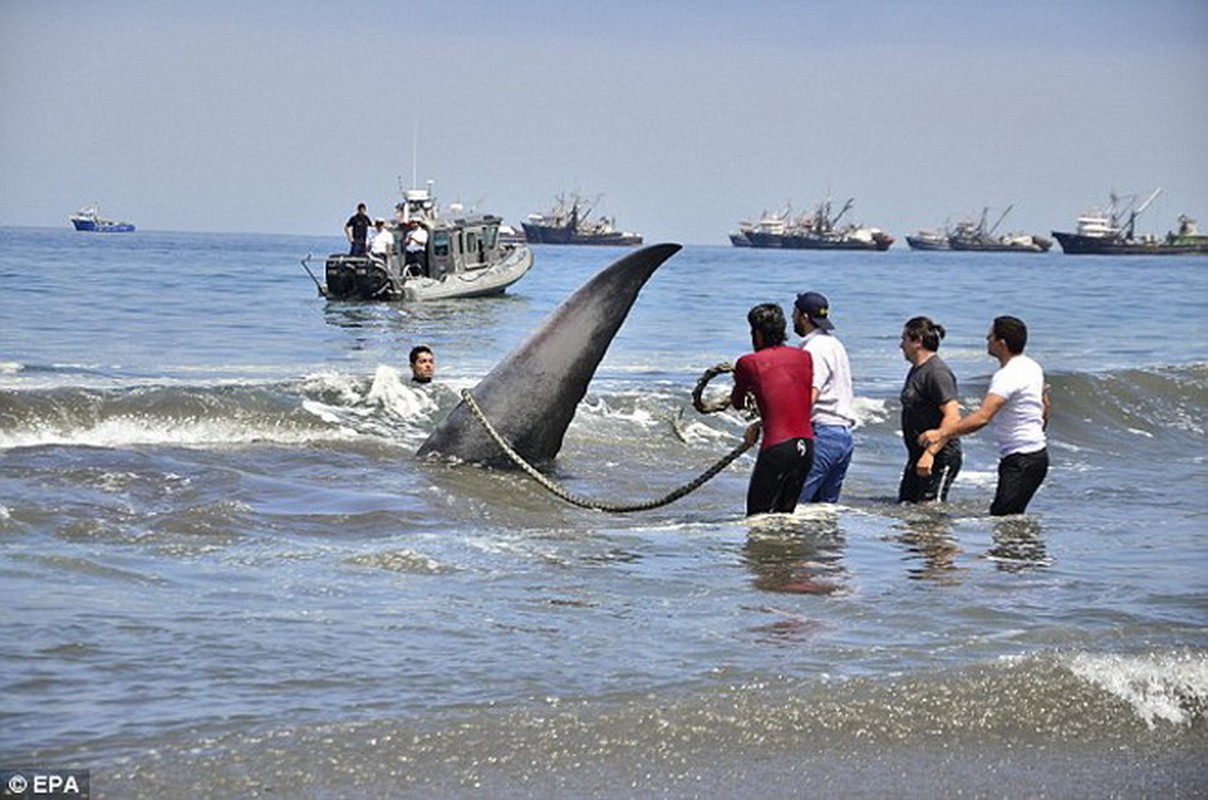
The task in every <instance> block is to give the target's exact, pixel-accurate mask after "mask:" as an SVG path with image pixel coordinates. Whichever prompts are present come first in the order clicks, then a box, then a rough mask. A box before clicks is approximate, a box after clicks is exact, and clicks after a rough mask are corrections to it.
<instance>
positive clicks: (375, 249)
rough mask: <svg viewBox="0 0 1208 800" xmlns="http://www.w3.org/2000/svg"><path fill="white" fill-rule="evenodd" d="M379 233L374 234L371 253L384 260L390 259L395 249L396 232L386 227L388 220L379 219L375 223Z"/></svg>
mask: <svg viewBox="0 0 1208 800" xmlns="http://www.w3.org/2000/svg"><path fill="white" fill-rule="evenodd" d="M373 226H374V228H375V229H376V230H377V233H375V234H374V235H373V241H371V242H370V243H369V253H370V255H372V256H373V257H374V258H380V259H381V260H382V261H388V260H389V259H390V252H391V251H392V250H394V232H393V231H391V230H390V229H389V228H387V227H386V220H384V219H379V220H378V221H377V222H375V223H373Z"/></svg>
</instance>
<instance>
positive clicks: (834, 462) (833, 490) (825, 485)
mask: <svg viewBox="0 0 1208 800" xmlns="http://www.w3.org/2000/svg"><path fill="white" fill-rule="evenodd" d="M853 449H855V442H854V441H853V440H852V436H851V428H849V427H847V426H846V425H815V426H814V465H813V466H812V467H810V475H809V477H808V478H806V479H805V488H804V489H802V490H801V502H803V503H837V502H839V492H840V491H841V490H842V489H843V479H844V478H845V477H846V476H847V466H848V465H849V464H851V453H852V450H853Z"/></svg>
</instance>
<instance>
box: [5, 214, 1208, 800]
mask: <svg viewBox="0 0 1208 800" xmlns="http://www.w3.org/2000/svg"><path fill="white" fill-rule="evenodd" d="M342 249H343V240H342V239H341V238H340V237H339V236H338V232H337V235H335V236H330V237H321V236H320V237H305V236H274V235H240V234H201V233H161V232H143V231H139V232H137V233H134V234H123V235H98V234H79V233H75V232H73V231H71V230H59V229H54V230H51V229H30V228H0V281H2V283H3V286H4V292H3V293H0V587H2V589H0V592H2V596H3V604H2V610H0V619H2V620H3V622H2V626H0V631H2V635H3V641H4V647H3V648H0V696H2V697H3V701H2V702H0V768H7V769H13V770H39V769H40V770H43V771H47V770H66V769H77V770H88V771H89V773H90V778H91V784H90V785H91V793H92V796H93V797H101V798H188V797H219V796H224V797H291V798H293V797H298V798H344V797H349V798H364V797H381V798H386V797H426V798H427V797H491V798H497V797H502V798H521V797H534V798H566V797H608V798H614V797H674V798H681V797H684V798H687V797H731V796H744V797H751V798H789V797H956V796H960V797H1075V796H1078V797H1087V796H1111V797H1140V796H1152V797H1205V796H1208V719H1206V717H1208V491H1206V490H1208V482H1206V480H1205V477H1206V472H1205V461H1204V459H1205V453H1206V448H1205V430H1204V424H1205V420H1204V409H1205V408H1206V407H1208V350H1206V348H1205V341H1206V338H1208V337H1206V334H1208V327H1206V324H1205V319H1206V318H1208V315H1206V313H1205V312H1206V310H1208V302H1206V298H1208V260H1205V259H1202V258H1200V259H1197V258H1178V257H1176V258H1110V257H1092V256H1086V257H1068V256H1063V255H1061V254H1060V253H1050V254H1046V255H1022V254H989V253H985V254H983V253H942V252H941V253H922V252H911V251H909V250H908V249H906V248H905V247H904V246H903V243H899V244H897V245H895V246H894V248H893V249H891V250H890V251H889V252H887V253H825V252H803V251H795V252H787V251H786V252H777V251H766V250H746V249H736V248H730V247H723V246H689V247H685V248H684V250H683V251H682V252H680V253H679V254H678V255H676V256H675V257H674V258H672V259H671V260H670V261H668V262H667V263H666V264H664V265H663V266H662V267H661V268H660V269H659V270H658V271H657V272H656V273H655V274H654V277H653V278H652V279H651V280H650V282H649V283H648V284H647V285H646V287H645V289H644V290H643V291H642V294H641V295H640V296H639V299H638V302H637V303H636V305H635V306H634V308H633V310H632V312H631V314H630V316H629V318H628V320H627V321H626V323H625V325H624V326H623V327H622V329H621V331H620V333H619V335H618V336H617V338H616V339H615V340H614V342H613V344H612V346H611V348H610V350H609V352H608V355H607V356H606V358H605V360H604V362H603V363H602V364H601V366H600V369H599V371H598V372H597V374H596V377H595V379H594V380H593V382H592V384H591V387H590V390H589V393H588V395H587V397H586V398H585V399H584V401H583V403H582V404H581V405H580V408H579V410H578V413H577V414H576V417H575V420H574V422H573V423H572V425H571V427H570V429H569V431H568V432H567V436H566V442H565V445H564V447H563V450H562V452H561V454H560V456H559V458H558V460H557V463H556V465H555V467H554V469H553V472H552V476H553V477H554V478H555V479H556V480H558V481H559V482H561V483H562V484H564V485H565V486H566V487H567V488H568V490H570V491H572V492H574V493H575V494H579V495H583V496H587V497H592V498H596V499H600V500H605V501H608V502H616V503H624V502H638V501H642V500H648V499H651V498H654V497H658V496H661V495H664V494H666V493H668V492H670V491H671V490H672V489H674V488H676V487H678V486H680V485H681V484H684V483H687V482H688V481H690V480H692V479H693V478H694V477H696V476H697V475H698V474H699V473H701V472H703V471H704V470H705V469H706V468H707V467H709V466H710V465H711V464H712V463H714V462H715V461H716V460H717V459H719V458H720V457H721V456H722V455H724V454H725V453H726V452H727V451H729V450H730V449H731V448H732V447H733V446H734V445H735V444H736V443H737V441H738V438H739V436H740V435H741V431H742V429H743V427H744V425H745V421H744V420H742V419H741V418H740V417H738V416H737V415H733V414H731V413H725V414H718V415H710V416H702V415H700V414H698V413H697V412H696V411H695V410H693V408H692V406H691V398H690V394H691V391H692V388H693V386H694V385H695V383H696V380H697V378H698V377H699V376H700V375H701V373H702V372H703V371H704V370H706V369H707V368H709V367H711V366H713V365H715V364H717V363H719V362H722V361H733V360H734V359H736V358H737V357H738V356H739V355H741V354H743V353H745V352H747V351H748V350H749V349H750V343H749V338H748V332H747V326H746V319H745V317H746V312H747V310H748V309H749V308H750V307H751V306H752V305H755V304H757V303H761V302H769V301H771V302H779V303H781V304H782V305H783V306H784V308H785V309H786V311H787V310H789V309H790V307H791V302H792V299H793V297H794V296H795V294H796V293H797V292H800V291H805V290H814V291H820V292H822V293H823V294H826V295H827V296H828V297H829V298H830V301H831V307H832V314H833V319H834V321H835V324H836V330H835V333H836V334H837V335H838V336H839V337H840V338H841V339H842V340H843V342H844V343H845V345H846V346H847V349H848V352H849V354H850V356H851V359H852V366H853V372H854V373H855V381H856V394H857V396H858V402H857V405H858V410H859V413H860V424H859V425H858V427H857V428H856V431H855V438H856V454H855V458H854V462H853V464H852V467H851V470H850V472H849V474H848V479H847V483H846V486H845V491H844V493H843V497H842V502H841V503H840V504H838V505H833V506H830V505H827V506H815V507H805V506H801V507H799V508H798V510H797V511H796V513H794V514H792V515H773V516H767V517H761V518H756V519H753V520H748V519H745V518H744V516H743V509H744V495H745V491H746V484H747V479H748V476H749V474H750V470H751V465H752V463H753V462H752V457H751V456H750V455H749V454H748V455H746V456H743V457H742V458H740V459H739V460H737V461H736V462H735V463H734V464H732V465H731V466H730V467H728V468H727V469H725V470H724V471H723V472H722V473H721V474H720V475H718V476H717V477H716V478H714V479H713V480H711V481H710V482H708V483H706V484H705V485H704V486H703V487H702V488H700V489H699V490H698V491H696V492H694V493H692V494H690V495H688V496H687V497H685V498H683V499H681V500H679V501H678V502H676V503H673V504H671V505H668V506H664V507H662V508H659V509H656V510H653V511H648V512H642V513H636V514H624V515H621V514H608V513H601V512H596V511H588V510H583V509H580V508H577V507H574V506H570V505H568V504H566V503H564V502H563V501H561V500H559V499H558V498H556V497H555V496H553V495H552V494H550V493H549V492H547V491H546V490H545V489H543V488H542V487H540V486H538V485H537V484H536V483H535V482H534V481H532V480H531V479H529V478H527V477H526V476H524V475H523V474H521V473H518V472H511V471H503V470H488V469H483V468H478V467H470V466H464V465H463V466H458V465H451V464H447V463H443V462H439V461H437V462H427V461H419V460H417V459H416V458H415V457H414V453H415V451H416V449H417V448H418V446H419V445H420V443H422V442H423V441H424V439H425V437H426V436H427V434H428V432H429V431H431V430H432V429H433V428H434V427H435V425H436V424H437V423H438V422H439V421H440V420H441V419H442V418H443V417H444V415H445V414H447V413H448V412H449V411H450V410H451V409H452V408H453V407H454V406H455V405H456V403H457V402H458V399H459V396H458V392H459V391H460V390H461V389H463V388H470V387H473V386H474V385H475V383H476V382H477V381H478V379H479V378H481V377H482V376H483V375H485V374H486V373H487V372H488V371H489V370H490V369H491V368H492V367H493V366H494V364H496V363H497V362H498V361H499V360H500V359H501V358H502V357H503V356H504V355H506V354H507V353H508V352H509V351H510V350H511V349H512V348H513V347H515V346H516V345H517V344H519V343H520V342H521V341H522V340H523V339H524V338H525V337H526V336H527V335H528V334H529V333H530V332H531V331H532V330H534V328H535V327H536V326H537V325H538V324H539V323H540V321H541V320H542V319H543V318H544V317H545V315H546V314H548V313H549V312H550V311H551V310H552V309H553V308H554V307H556V306H557V305H558V304H559V303H560V302H561V301H562V300H563V299H564V298H565V297H566V296H567V295H569V294H570V293H571V292H572V291H573V290H574V289H575V288H577V287H578V286H579V285H581V284H582V283H583V282H584V281H585V280H587V279H588V278H589V277H590V276H591V275H593V274H595V272H597V271H598V270H599V269H602V268H603V267H604V266H606V265H607V264H608V263H610V262H611V261H612V260H613V259H615V258H617V257H619V256H621V255H623V254H624V252H625V251H621V250H612V249H594V248H575V247H556V246H541V247H537V248H536V249H535V253H536V263H535V266H534V268H533V270H532V272H530V274H529V275H527V276H526V277H525V278H524V279H523V280H521V281H520V282H519V283H518V284H516V285H515V286H513V287H512V288H511V289H510V290H509V291H508V293H507V294H505V295H503V296H501V297H498V298H489V299H476V300H461V301H446V302H439V303H431V304H412V305H408V304H396V305H387V304H381V305H373V304H358V303H335V302H327V301H325V300H323V299H321V298H320V297H319V296H318V295H317V292H316V290H315V286H314V284H313V283H312V282H311V279H310V278H309V277H308V276H307V275H306V273H305V272H304V271H303V269H302V267H301V265H300V263H299V261H300V259H301V258H302V257H303V256H305V255H306V254H307V253H315V254H316V255H318V256H320V257H321V256H322V255H324V254H326V253H328V252H337V251H341V250H342ZM320 266H321V260H320ZM917 314H926V315H929V316H931V317H932V318H933V319H935V320H937V321H939V322H940V323H942V324H943V325H944V326H945V327H946V328H947V330H948V336H947V338H946V339H945V340H944V342H943V345H942V347H941V349H940V354H941V355H942V356H943V357H944V358H945V360H946V361H947V362H948V363H949V364H950V365H951V366H952V367H953V369H954V371H955V372H956V375H957V377H958V379H959V381H960V388H961V394H962V396H963V397H964V399H965V406H966V408H974V407H976V405H977V403H978V402H979V400H980V398H981V396H982V394H983V393H984V392H985V390H986V387H987V385H988V382H989V377H990V375H991V373H992V372H993V371H994V369H995V367H996V362H995V361H993V360H992V359H991V358H990V357H989V356H987V355H986V353H985V343H984V336H985V332H986V330H987V328H988V326H989V323H990V320H991V319H992V318H993V317H994V316H996V315H999V314H1013V315H1016V316H1019V317H1021V318H1022V319H1024V320H1025V321H1026V322H1027V324H1028V326H1029V331H1030V341H1029V343H1028V348H1027V352H1028V354H1029V355H1031V356H1033V357H1034V358H1036V360H1038V361H1039V362H1040V363H1041V364H1042V365H1043V366H1044V367H1045V369H1046V373H1047V377H1048V381H1049V384H1050V392H1051V395H1052V399H1053V416H1052V420H1051V424H1050V427H1049V437H1050V453H1051V456H1052V468H1051V470H1050V472H1049V476H1048V479H1047V481H1046V483H1045V485H1044V486H1043V487H1042V489H1041V491H1040V492H1039V494H1038V495H1037V496H1036V498H1035V499H1034V500H1033V501H1032V504H1031V506H1030V508H1029V510H1028V513H1027V514H1026V515H1022V516H1017V517H1009V518H991V517H990V516H988V513H987V509H988V507H989V503H990V499H991V497H992V494H993V489H994V483H995V467H996V463H997V456H996V453H995V449H994V446H993V442H992V441H991V440H990V436H989V433H988V432H982V433H980V434H977V435H974V436H971V437H967V438H966V439H965V440H964V446H965V466H964V469H963V471H962V472H961V474H960V476H959V478H958V479H957V481H956V483H955V485H954V486H953V489H952V493H951V496H950V502H949V503H947V504H944V505H939V506H932V507H903V506H898V505H897V504H896V503H895V502H894V499H895V497H896V490H897V484H898V478H899V475H900V472H901V469H902V466H903V464H904V462H905V449H904V447H903V445H902V442H901V438H900V435H899V433H898V400H897V397H898V392H899V390H900V388H901V385H902V381H903V379H904V377H905V374H906V371H907V368H908V365H907V363H906V362H905V361H904V360H903V358H902V355H901V353H900V351H899V350H898V346H897V345H898V337H899V334H900V332H901V327H902V324H903V322H905V320H906V319H908V318H909V317H912V316H914V315H917ZM794 341H795V337H794ZM416 344H427V345H429V346H431V347H432V348H433V350H434V351H435V352H436V357H437V379H436V381H435V382H434V383H433V384H431V385H430V386H427V387H417V386H415V385H412V384H410V382H409V380H408V378H409V371H408V366H407V353H408V351H409V349H410V348H411V347H412V346H413V345H416ZM726 383H727V379H726V378H725V377H724V376H723V377H722V378H719V379H717V380H716V381H715V382H714V383H713V384H712V385H711V388H713V389H714V390H715V391H720V388H721V387H722V386H724V385H726Z"/></svg>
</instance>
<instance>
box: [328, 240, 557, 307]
mask: <svg viewBox="0 0 1208 800" xmlns="http://www.w3.org/2000/svg"><path fill="white" fill-rule="evenodd" d="M532 266H533V252H532V251H531V250H530V249H529V248H527V247H516V248H512V249H511V250H510V251H509V252H508V254H507V255H506V256H505V257H504V258H503V259H502V260H500V261H499V262H497V263H494V264H491V265H489V266H486V267H481V268H477V269H466V270H461V271H456V272H450V273H448V274H445V275H442V276H441V277H440V278H429V277H425V276H422V275H407V274H401V275H400V274H395V273H393V272H391V270H390V269H389V268H387V266H386V265H385V264H383V263H382V262H380V261H376V260H374V259H372V258H366V257H364V256H349V255H343V254H333V255H330V256H328V257H327V262H326V265H325V273H326V275H325V277H326V286H324V287H322V288H321V291H322V294H323V296H324V297H326V298H327V299H329V300H387V301H393V300H406V301H426V300H453V299H460V298H470V297H490V296H492V295H498V294H503V293H504V292H505V291H506V290H507V288H508V287H509V286H511V285H512V284H514V283H515V282H516V281H518V280H520V279H521V278H523V277H524V276H525V274H527V273H528V271H529V270H530V269H531V268H532Z"/></svg>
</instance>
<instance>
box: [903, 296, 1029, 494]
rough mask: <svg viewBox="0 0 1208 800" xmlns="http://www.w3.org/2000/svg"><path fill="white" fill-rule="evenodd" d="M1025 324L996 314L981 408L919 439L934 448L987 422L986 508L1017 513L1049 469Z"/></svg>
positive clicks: (987, 347) (992, 327) (947, 421)
mask: <svg viewBox="0 0 1208 800" xmlns="http://www.w3.org/2000/svg"><path fill="white" fill-rule="evenodd" d="M1027 343H1028V328H1027V326H1026V325H1024V323H1023V321H1022V320H1020V319H1017V318H1016V317H1005V316H1004V317H995V319H994V323H993V324H992V325H991V326H990V332H989V333H987V334H986V352H987V353H989V354H990V355H991V356H993V357H994V358H997V359H998V364H999V369H998V371H997V372H995V373H994V377H993V378H991V379H990V388H989V390H988V391H987V392H986V396H985V397H984V398H983V399H982V403H981V407H980V408H978V409H977V410H976V411H974V412H973V413H972V414H969V415H968V416H966V417H964V418H962V419H958V420H956V421H955V422H952V421H949V420H945V421H944V423H943V424H941V425H940V427H939V428H938V429H933V430H929V431H925V432H924V433H923V434H922V435H920V436H919V444H921V445H923V446H924V447H928V448H932V449H934V448H935V447H937V446H940V445H943V444H944V443H945V442H947V441H948V440H950V439H953V438H955V437H957V436H964V435H965V434H967V433H973V432H974V431H978V430H981V429H982V428H984V427H985V426H987V425H991V426H992V428H993V431H994V438H995V439H996V440H997V441H998V453H999V456H1000V457H1001V458H1000V460H999V462H998V488H997V489H996V490H995V492H994V502H993V503H992V504H991V505H990V513H991V514H992V515H994V516H1003V515H1006V514H1022V513H1023V512H1024V511H1025V510H1026V509H1027V507H1028V503H1029V502H1030V501H1031V499H1032V495H1034V494H1036V490H1037V489H1039V488H1040V484H1041V483H1043V482H1044V479H1045V476H1046V475H1047V474H1048V471H1049V451H1048V448H1047V440H1046V438H1045V433H1044V431H1045V428H1046V427H1047V426H1048V422H1049V396H1048V394H1047V393H1046V392H1045V389H1044V370H1043V369H1041V367H1040V365H1039V364H1037V363H1036V362H1035V361H1033V360H1032V359H1031V358H1030V357H1028V356H1025V355H1024V354H1023V349H1024V346H1025V345H1027Z"/></svg>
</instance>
